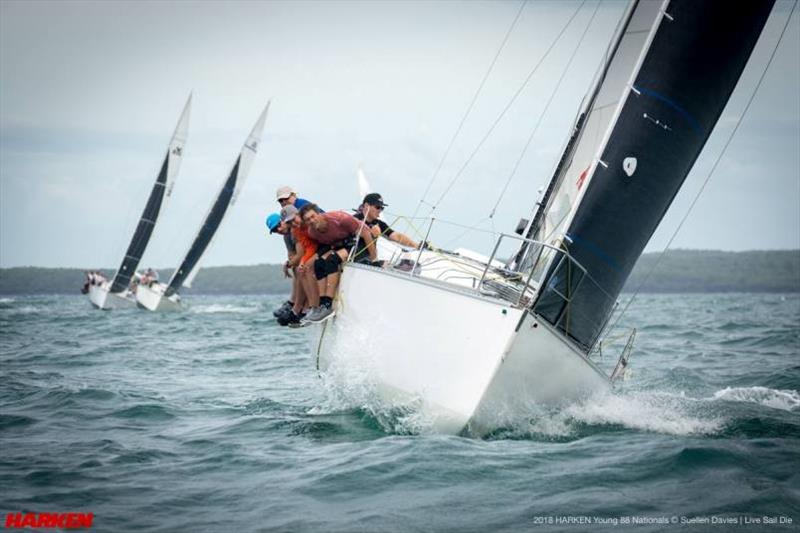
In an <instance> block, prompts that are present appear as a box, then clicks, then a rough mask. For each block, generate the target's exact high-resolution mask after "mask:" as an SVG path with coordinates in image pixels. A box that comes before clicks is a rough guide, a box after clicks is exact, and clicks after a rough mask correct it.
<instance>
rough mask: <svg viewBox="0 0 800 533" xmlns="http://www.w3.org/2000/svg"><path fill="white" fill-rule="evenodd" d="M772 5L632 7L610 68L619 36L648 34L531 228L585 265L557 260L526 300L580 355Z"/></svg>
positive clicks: (691, 1) (684, 2) (716, 2)
mask: <svg viewBox="0 0 800 533" xmlns="http://www.w3.org/2000/svg"><path fill="white" fill-rule="evenodd" d="M773 3H774V2H773V0H764V1H758V2H743V3H737V4H736V5H732V4H730V3H726V2H723V1H722V0H704V1H696V0H672V1H669V0H666V1H664V2H663V3H660V2H654V1H647V0H644V1H640V2H638V3H635V4H634V7H633V12H632V14H631V17H630V18H629V21H628V23H627V27H626V28H625V30H624V35H623V37H622V40H621V43H620V47H619V51H618V53H617V54H615V57H614V58H612V59H611V62H612V69H613V62H614V61H617V60H618V58H619V54H620V53H622V54H625V53H626V52H625V50H626V46H625V44H626V40H628V41H634V40H636V39H637V38H642V37H645V38H646V40H645V42H644V46H643V48H641V53H640V54H638V57H637V59H636V61H635V63H633V66H632V68H630V69H629V70H628V72H627V74H625V72H624V71H622V72H619V73H617V74H620V75H622V74H625V75H626V77H627V79H626V80H625V84H624V87H623V90H622V91H621V92H620V93H619V95H620V96H621V97H620V98H619V99H618V100H617V102H613V101H612V102H609V104H604V103H603V102H602V101H600V100H602V98H601V97H598V102H595V104H594V105H595V109H598V108H600V107H602V106H607V107H603V109H606V110H608V111H610V112H611V113H612V114H611V116H610V120H609V121H608V124H609V125H608V128H607V129H606V130H605V131H604V132H601V133H602V134H601V135H599V136H596V135H595V136H592V135H585V134H583V136H582V139H581V140H579V141H578V142H577V148H575V147H572V151H573V153H572V154H571V157H572V161H571V162H570V163H569V164H564V165H560V168H559V171H560V173H557V175H556V176H554V178H553V180H558V185H556V188H557V190H556V191H555V192H553V193H552V194H551V195H550V197H549V198H548V199H547V203H546V204H545V205H543V206H542V208H541V216H539V217H537V218H538V219H539V220H538V224H537V225H536V226H533V225H532V227H531V230H530V233H529V236H533V237H536V238H538V239H540V240H546V241H548V242H554V243H557V244H558V245H560V246H561V247H562V248H563V249H564V250H565V251H567V252H568V253H569V254H570V255H571V256H572V257H573V258H574V259H575V260H576V261H577V262H578V263H580V265H582V266H583V267H584V268H585V269H586V270H585V273H584V271H583V270H582V269H578V268H576V267H575V265H574V264H573V263H572V262H570V261H568V260H563V258H557V259H559V260H553V261H552V262H551V264H550V266H549V267H548V271H547V276H546V277H545V279H544V281H543V284H542V288H541V290H540V293H539V296H538V298H537V300H536V301H535V302H534V306H533V310H534V312H535V313H536V314H537V315H538V316H540V317H541V318H542V319H544V320H546V321H547V322H549V323H550V324H552V325H553V326H555V327H556V328H557V329H559V330H560V331H562V332H563V333H564V334H565V335H566V336H568V337H569V338H571V339H572V340H573V341H575V343H576V344H578V345H579V346H580V347H582V348H583V349H584V350H586V351H588V350H590V349H591V347H592V346H593V345H594V343H595V342H596V340H597V338H598V336H599V335H600V333H601V331H602V329H603V327H604V325H605V323H606V321H607V320H608V317H609V316H610V314H611V313H612V311H613V308H614V305H615V301H616V298H617V296H618V295H619V292H620V291H621V290H622V287H623V285H624V283H625V281H626V280H627V278H628V275H629V274H630V272H631V270H632V269H633V266H634V264H635V263H636V261H637V259H638V258H639V256H640V255H641V253H642V251H643V250H644V247H645V246H646V244H647V242H648V240H649V239H650V237H651V236H652V234H653V233H654V232H655V229H656V227H657V226H658V224H659V222H660V221H661V219H662V217H663V216H664V214H665V212H666V211H667V208H668V207H669V205H670V204H671V203H672V200H673V199H674V197H675V195H676V194H677V192H678V190H679V189H680V187H681V185H682V184H683V181H684V180H685V178H686V176H687V175H688V173H689V171H690V170H691V168H692V165H693V164H694V162H695V160H696V159H697V157H698V156H699V154H700V152H701V150H702V148H703V146H704V145H705V142H706V140H707V139H708V137H709V135H710V134H711V131H712V130H713V128H714V126H715V124H716V122H717V120H718V119H719V116H720V115H721V114H722V111H723V109H724V107H725V105H726V103H727V101H728V98H729V97H730V95H731V93H732V92H733V89H734V88H735V87H736V84H737V82H738V80H739V77H740V75H741V73H742V71H743V70H744V67H745V65H746V63H747V60H748V58H749V57H750V54H751V52H752V50H753V47H754V46H755V44H756V41H757V40H758V37H759V35H760V34H761V31H762V29H763V27H764V24H765V23H766V21H767V18H768V16H769V14H770V11H771V10H772V5H773ZM648 21H649V22H648ZM645 26H646V27H647V29H648V31H647V32H645V33H644V34H643V33H642V27H645ZM637 36H638V37H637ZM620 51H621V52H620ZM625 63H626V65H627V66H630V65H631V63H630V60H628V61H626V62H625ZM605 81H606V80H604V82H605ZM612 83H616V84H617V85H618V84H619V78H617V81H616V82H614V81H613V80H612ZM603 84H604V83H603ZM603 84H601V87H600V89H599V90H600V93H601V95H602V93H603V91H604V88H603V87H602V85H603ZM612 104H615V105H612ZM589 120H591V116H590V118H589ZM584 128H585V126H584ZM591 137H594V138H595V139H597V140H594V141H593V140H592V139H591ZM581 144H583V146H581ZM582 149H583V150H584V151H583V153H582V154H581V153H580V151H581V150H582Z"/></svg>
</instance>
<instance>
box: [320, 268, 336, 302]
mask: <svg viewBox="0 0 800 533" xmlns="http://www.w3.org/2000/svg"><path fill="white" fill-rule="evenodd" d="M339 277H340V274H339V272H335V273H333V274H328V276H327V277H326V278H325V282H326V286H325V292H324V293H323V294H321V295H320V296H327V297H328V298H333V296H334V295H335V294H336V289H338V288H339Z"/></svg>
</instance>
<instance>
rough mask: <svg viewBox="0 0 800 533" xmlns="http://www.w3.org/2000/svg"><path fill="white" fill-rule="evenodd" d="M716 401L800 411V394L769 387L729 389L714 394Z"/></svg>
mask: <svg viewBox="0 0 800 533" xmlns="http://www.w3.org/2000/svg"><path fill="white" fill-rule="evenodd" d="M713 399H714V400H724V401H732V402H747V403H756V404H759V405H764V406H766V407H771V408H773V409H780V410H782V411H797V410H800V393H798V392H797V391H794V390H776V389H770V388H767V387H727V388H725V389H722V390H720V391H717V392H715V393H714V398H713Z"/></svg>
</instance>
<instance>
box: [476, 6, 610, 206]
mask: <svg viewBox="0 0 800 533" xmlns="http://www.w3.org/2000/svg"><path fill="white" fill-rule="evenodd" d="M602 3H603V0H600V1H599V2H597V5H596V6H595V8H594V11H593V12H592V16H591V18H590V19H589V22H587V23H586V27H585V28H584V29H583V33H582V34H581V38H580V40H579V41H578V44H577V45H576V46H575V49H574V50H573V51H572V55H570V57H569V61H567V64H566V66H565V67H564V70H563V71H562V72H561V77H559V78H558V82H557V83H556V85H555V87H554V88H553V91H552V92H551V93H550V97H549V98H548V100H547V103H546V104H545V106H544V109H543V110H542V112H541V114H540V115H539V118H538V120H537V121H536V126H535V127H534V128H533V131H532V132H531V134H530V136H529V137H528V140H527V141H526V142H525V146H523V148H522V153H520V155H519V158H517V161H516V163H514V168H513V169H512V170H511V174H509V176H508V179H507V180H506V183H505V185H504V186H503V190H502V191H501V192H500V196H498V198H497V202H495V204H494V207H492V211H491V212H490V213H489V218H490V219H493V218H494V214H495V212H496V211H497V208H498V207H499V206H500V202H502V201H503V197H504V196H505V194H506V191H507V190H508V186H509V185H510V184H511V180H512V179H514V176H515V175H516V173H517V170H518V169H519V165H520V164H521V163H522V160H523V159H524V158H525V154H526V153H527V151H528V148H529V147H530V145H531V142H532V141H533V138H534V137H535V136H536V133H537V132H538V131H539V126H541V125H542V120H543V119H544V116H545V115H546V114H547V110H548V109H549V108H550V104H551V103H552V102H553V98H554V97H555V95H556V93H557V92H558V90H559V89H560V88H561V83H562V82H563V81H564V78H565V77H566V75H567V72H568V71H569V67H570V66H571V65H572V61H573V60H574V59H575V56H576V55H577V53H578V50H580V47H581V44H582V43H583V40H584V39H585V38H586V34H587V33H588V32H589V28H590V27H591V25H592V22H593V21H594V18H595V16H596V15H597V11H598V9H599V8H600V4H602Z"/></svg>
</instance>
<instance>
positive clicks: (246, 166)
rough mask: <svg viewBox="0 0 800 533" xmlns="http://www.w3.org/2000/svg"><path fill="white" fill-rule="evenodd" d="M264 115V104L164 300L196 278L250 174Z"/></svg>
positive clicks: (267, 108) (169, 285)
mask: <svg viewBox="0 0 800 533" xmlns="http://www.w3.org/2000/svg"><path fill="white" fill-rule="evenodd" d="M267 111H269V103H267V105H266V107H265V108H264V111H262V113H261V116H260V117H259V118H258V120H257V121H256V124H255V126H253V130H252V131H251V132H250V135H249V136H248V137H247V140H246V141H245V143H244V146H243V147H242V150H241V152H240V153H239V156H238V157H237V158H236V162H235V163H234V165H233V169H232V170H231V172H230V174H229V175H228V178H227V179H226V180H225V183H223V184H222V189H220V191H219V193H218V194H217V197H216V199H215V200H214V203H213V204H212V206H211V209H210V210H209V212H208V214H207V215H206V218H205V219H204V220H203V224H202V225H201V226H200V231H199V232H198V233H197V236H196V237H195V239H194V241H193V242H192V245H191V246H190V247H189V251H188V252H187V253H186V256H185V257H184V259H183V262H181V265H180V266H179V267H178V268H177V270H175V273H174V274H173V275H172V278H171V279H170V280H169V284H168V285H167V288H166V289H165V290H164V296H166V297H170V296H172V295H173V294H175V293H177V292H178V290H179V289H180V288H181V287H183V286H186V287H188V286H189V285H190V284H191V282H192V279H194V276H195V275H197V272H198V269H199V264H200V260H201V259H202V257H203V254H204V253H205V252H206V250H207V249H208V246H209V245H210V244H211V241H212V240H213V239H214V235H215V234H216V233H217V229H219V226H220V224H221V223H222V219H223V218H225V213H227V211H228V207H229V206H231V205H232V204H233V203H234V201H235V200H236V197H237V195H238V192H239V190H241V187H242V184H243V183H244V180H245V178H246V177H247V174H248V173H249V172H250V167H251V166H252V163H253V158H254V157H255V155H256V151H257V150H258V145H259V143H260V142H261V132H262V131H263V130H264V123H265V121H266V119H267Z"/></svg>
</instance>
